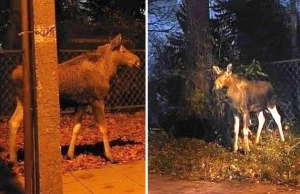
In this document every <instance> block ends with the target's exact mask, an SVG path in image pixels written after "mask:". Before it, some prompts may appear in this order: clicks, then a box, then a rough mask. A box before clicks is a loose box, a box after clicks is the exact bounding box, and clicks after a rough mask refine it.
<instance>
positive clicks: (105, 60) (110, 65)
mask: <svg viewBox="0 0 300 194" xmlns="http://www.w3.org/2000/svg"><path fill="white" fill-rule="evenodd" d="M121 41H122V36H121V34H119V35H118V36H116V37H115V38H114V39H113V40H112V41H111V42H110V43H109V44H106V45H103V46H99V47H98V48H97V49H96V50H95V51H93V52H90V53H86V54H82V55H80V56H78V57H75V58H73V59H70V60H68V61H66V62H64V63H62V64H60V65H58V73H59V95H60V101H61V104H62V105H63V104H73V105H75V106H76V107H75V116H74V119H73V135H72V139H71V143H70V146H69V150H68V154H67V155H68V156H69V157H70V158H71V159H72V158H74V147H75V144H76V138H77V135H78V132H79V130H80V128H81V118H82V115H83V113H84V111H85V107H86V106H88V105H91V106H92V108H93V112H94V114H95V117H96V120H97V123H98V125H99V130H100V131H101V133H102V134H103V143H104V149H105V155H106V157H107V158H108V159H109V160H113V157H112V154H111V148H110V145H109V140H108V134H107V124H106V120H105V117H104V100H103V99H104V96H105V95H106V94H107V92H108V91H109V81H110V79H111V78H112V77H113V76H114V75H115V74H116V72H117V69H118V66H120V65H125V66H128V67H139V66H140V59H139V57H137V56H136V55H135V54H133V53H132V52H130V51H129V50H127V49H126V48H125V47H124V46H123V45H122V44H121ZM12 81H13V84H14V87H15V89H16V92H17V107H16V109H15V112H14V113H13V115H12V117H11V119H10V120H9V122H8V124H9V142H10V143H9V144H10V160H11V161H12V162H17V155H16V134H17V130H18V128H19V126H20V123H21V122H22V120H23V76H22V66H18V67H17V68H16V69H15V70H14V71H13V73H12Z"/></svg>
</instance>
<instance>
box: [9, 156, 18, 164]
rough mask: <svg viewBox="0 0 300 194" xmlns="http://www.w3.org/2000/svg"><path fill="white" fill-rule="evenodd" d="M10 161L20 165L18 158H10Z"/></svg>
mask: <svg viewBox="0 0 300 194" xmlns="http://www.w3.org/2000/svg"><path fill="white" fill-rule="evenodd" d="M9 161H10V162H11V163H13V164H17V163H18V160H17V156H10V157H9Z"/></svg>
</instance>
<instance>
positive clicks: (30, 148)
mask: <svg viewBox="0 0 300 194" xmlns="http://www.w3.org/2000/svg"><path fill="white" fill-rule="evenodd" d="M29 9H30V4H29V2H28V0H22V1H21V16H22V33H21V36H22V49H23V55H22V57H23V58H22V64H23V91H24V119H23V121H24V143H25V144H24V150H25V163H24V166H25V191H26V193H36V185H35V181H34V180H35V178H36V172H35V168H34V166H35V164H34V149H35V148H34V137H33V111H32V110H33V107H32V105H33V96H32V91H33V90H32V83H33V82H32V76H31V75H32V61H31V59H32V55H31V54H32V52H31V44H30V43H31V39H30V36H31V35H30V34H29V33H28V32H29V31H31V26H30V22H29V21H30V13H29Z"/></svg>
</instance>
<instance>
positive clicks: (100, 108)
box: [92, 100, 113, 161]
mask: <svg viewBox="0 0 300 194" xmlns="http://www.w3.org/2000/svg"><path fill="white" fill-rule="evenodd" d="M92 107H93V112H94V114H95V117H96V119H97V123H98V126H99V129H100V131H101V133H102V135H103V144H104V150H105V156H106V157H107V159H109V160H110V161H113V157H112V154H111V148H110V145H109V141H108V135H107V123H106V120H105V116H104V101H103V100H99V101H95V102H94V103H93V105H92Z"/></svg>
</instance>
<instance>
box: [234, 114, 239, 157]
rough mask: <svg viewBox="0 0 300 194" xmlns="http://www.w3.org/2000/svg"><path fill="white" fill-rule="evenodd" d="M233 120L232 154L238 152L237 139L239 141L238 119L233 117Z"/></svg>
mask: <svg viewBox="0 0 300 194" xmlns="http://www.w3.org/2000/svg"><path fill="white" fill-rule="evenodd" d="M233 118H234V128H233V130H234V131H233V133H234V140H233V152H236V151H237V150H238V148H239V147H238V139H239V129H240V118H239V117H238V116H237V115H234V116H233Z"/></svg>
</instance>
